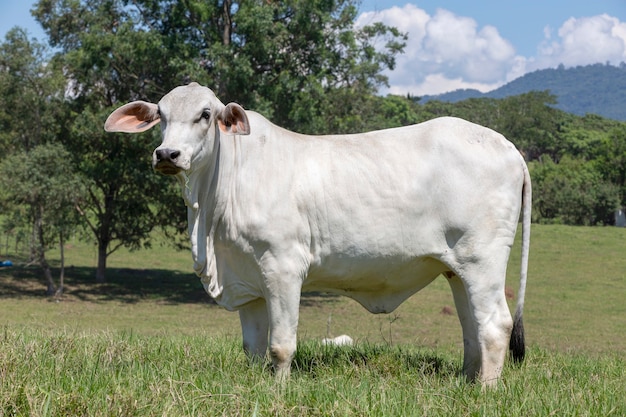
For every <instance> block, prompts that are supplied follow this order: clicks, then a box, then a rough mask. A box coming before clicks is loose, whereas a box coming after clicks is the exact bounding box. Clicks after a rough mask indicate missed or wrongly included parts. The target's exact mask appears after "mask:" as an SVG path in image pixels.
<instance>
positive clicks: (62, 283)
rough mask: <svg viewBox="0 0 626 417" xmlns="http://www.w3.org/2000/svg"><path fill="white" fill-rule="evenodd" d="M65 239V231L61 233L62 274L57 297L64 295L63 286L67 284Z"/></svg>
mask: <svg viewBox="0 0 626 417" xmlns="http://www.w3.org/2000/svg"><path fill="white" fill-rule="evenodd" d="M64 246H65V238H64V236H63V231H61V232H59V249H60V252H61V272H60V273H59V286H58V288H57V290H56V293H55V294H54V296H55V297H57V298H58V297H60V296H62V295H63V285H64V283H65V248H64Z"/></svg>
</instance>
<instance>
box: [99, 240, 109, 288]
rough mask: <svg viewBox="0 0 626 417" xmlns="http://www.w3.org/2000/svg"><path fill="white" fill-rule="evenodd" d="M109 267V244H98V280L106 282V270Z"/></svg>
mask: <svg viewBox="0 0 626 417" xmlns="http://www.w3.org/2000/svg"><path fill="white" fill-rule="evenodd" d="M106 269H107V245H103V244H102V243H99V244H98V269H97V270H96V281H98V282H105V281H106V277H105V272H106Z"/></svg>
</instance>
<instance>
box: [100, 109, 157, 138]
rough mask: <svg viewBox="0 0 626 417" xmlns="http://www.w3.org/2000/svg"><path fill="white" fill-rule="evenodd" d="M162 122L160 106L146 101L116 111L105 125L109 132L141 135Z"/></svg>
mask: <svg viewBox="0 0 626 417" xmlns="http://www.w3.org/2000/svg"><path fill="white" fill-rule="evenodd" d="M159 121H161V117H160V115H159V106H157V105H156V104H153V103H146V102H145V101H133V102H132V103H128V104H125V105H123V106H122V107H120V108H119V109H117V110H115V111H114V112H113V113H111V115H110V116H109V117H108V118H107V121H106V122H105V123H104V130H106V131H107V132H124V133H139V132H144V131H146V130H148V129H150V128H151V127H152V126H154V125H155V124H157V123H159Z"/></svg>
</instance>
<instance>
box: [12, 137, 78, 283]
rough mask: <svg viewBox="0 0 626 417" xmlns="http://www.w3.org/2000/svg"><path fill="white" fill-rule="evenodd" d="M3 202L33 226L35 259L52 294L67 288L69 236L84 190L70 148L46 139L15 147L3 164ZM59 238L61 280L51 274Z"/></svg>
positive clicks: (15, 219) (19, 219)
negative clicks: (53, 250) (48, 255)
mask: <svg viewBox="0 0 626 417" xmlns="http://www.w3.org/2000/svg"><path fill="white" fill-rule="evenodd" d="M0 186H1V187H2V189H3V190H4V192H3V193H2V194H1V197H2V203H3V205H4V206H5V207H7V208H8V210H7V211H8V213H10V218H11V220H12V221H13V222H14V223H15V224H18V225H21V226H30V228H31V230H32V239H31V249H32V254H33V261H34V262H36V263H37V264H38V265H39V266H40V267H41V269H42V272H43V274H44V277H45V279H46V283H47V286H48V289H47V294H48V295H60V294H61V293H62V292H63V279H64V256H63V247H64V244H65V239H66V237H67V236H68V235H69V234H70V233H71V232H72V231H73V230H74V229H75V228H76V225H77V224H78V214H77V212H76V209H75V207H76V204H78V203H79V201H80V200H81V198H82V196H83V191H82V190H83V186H82V181H81V180H80V178H79V177H78V176H77V175H76V174H75V173H74V169H73V166H72V163H71V158H70V155H69V153H68V152H67V151H66V150H65V149H64V148H63V146H62V145H59V144H42V145H37V146H35V147H34V148H32V149H30V150H28V151H23V152H16V153H15V154H14V155H12V156H11V158H5V159H4V161H3V162H2V164H1V165H0ZM53 242H58V244H59V248H60V253H61V273H60V277H59V285H56V284H55V282H54V279H53V277H52V272H51V269H50V265H49V263H48V261H47V259H46V251H47V250H48V249H49V248H50V246H51V244H52V243H53Z"/></svg>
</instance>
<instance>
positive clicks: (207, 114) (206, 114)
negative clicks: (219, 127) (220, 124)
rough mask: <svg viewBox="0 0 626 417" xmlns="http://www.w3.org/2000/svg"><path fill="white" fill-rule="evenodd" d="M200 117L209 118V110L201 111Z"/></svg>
mask: <svg viewBox="0 0 626 417" xmlns="http://www.w3.org/2000/svg"><path fill="white" fill-rule="evenodd" d="M200 117H202V118H203V119H206V120H209V119H210V118H211V112H210V111H208V110H205V111H203V112H202V116H200Z"/></svg>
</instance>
